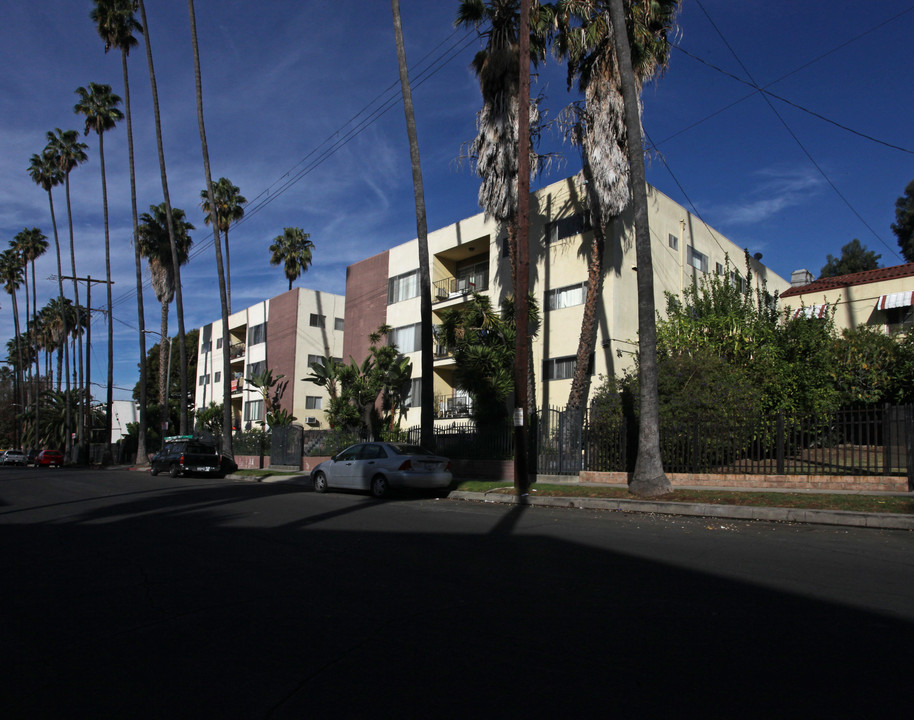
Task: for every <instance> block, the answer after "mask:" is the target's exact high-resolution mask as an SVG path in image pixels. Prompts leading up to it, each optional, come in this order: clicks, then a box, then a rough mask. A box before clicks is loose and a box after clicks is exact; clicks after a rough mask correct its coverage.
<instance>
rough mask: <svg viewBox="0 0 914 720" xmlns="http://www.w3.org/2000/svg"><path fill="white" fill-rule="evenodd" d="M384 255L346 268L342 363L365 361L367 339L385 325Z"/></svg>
mask: <svg viewBox="0 0 914 720" xmlns="http://www.w3.org/2000/svg"><path fill="white" fill-rule="evenodd" d="M387 255H388V251H387V250H385V251H384V252H382V253H379V254H378V255H375V256H374V257H370V258H368V259H366V260H362V261H361V262H357V263H355V264H353V265H350V266H349V267H347V268H346V321H345V327H346V331H345V333H346V334H345V336H344V338H343V362H345V363H348V362H349V356H350V355H351V356H352V357H353V358H354V359H355V361H356V362H357V363H361V362H362V361H363V360H364V359H365V358H366V357H368V351H369V349H370V348H371V343H370V342H369V341H368V336H369V335H370V334H371V333H373V332H374V331H375V330H377V329H378V326H379V325H383V324H384V323H385V322H386V321H387V272H388V258H387Z"/></svg>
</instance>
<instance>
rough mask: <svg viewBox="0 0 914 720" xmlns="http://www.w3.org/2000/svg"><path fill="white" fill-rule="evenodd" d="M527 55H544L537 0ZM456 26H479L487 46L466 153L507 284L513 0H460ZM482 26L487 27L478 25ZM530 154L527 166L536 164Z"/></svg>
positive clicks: (511, 238) (514, 78) (478, 67)
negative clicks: (501, 248) (500, 232)
mask: <svg viewBox="0 0 914 720" xmlns="http://www.w3.org/2000/svg"><path fill="white" fill-rule="evenodd" d="M531 15H532V20H533V23H532V28H533V31H532V32H531V33H530V59H531V60H532V61H533V63H534V64H537V63H538V62H539V61H540V60H541V59H542V58H543V57H544V55H545V33H544V31H543V29H544V28H543V26H544V24H545V18H546V15H545V13H543V12H542V8H541V7H540V5H539V3H534V4H533V7H532V10H531ZM454 24H455V25H456V26H458V27H460V26H464V27H469V26H472V27H474V28H476V30H478V31H480V34H481V35H482V37H484V38H485V40H486V46H485V48H483V49H482V50H480V51H479V52H478V53H476V56H475V57H474V58H473V64H472V67H473V71H474V72H475V73H476V77H477V79H478V80H479V90H480V92H481V93H482V102H483V105H482V109H481V110H480V111H479V112H478V113H477V115H476V128H477V130H478V132H477V135H476V138H475V139H474V140H473V141H472V143H470V148H469V149H470V155H471V157H473V158H475V160H476V172H477V174H478V175H479V177H480V178H481V179H482V182H481V183H480V186H479V205H480V207H482V208H483V210H484V211H485V213H486V215H487V216H489V217H493V218H495V220H496V222H497V223H498V224H499V225H500V226H501V227H502V228H504V230H505V233H506V236H507V242H508V250H509V254H510V257H511V271H512V278H511V286H512V288H513V287H514V286H515V285H516V278H514V277H513V272H514V270H515V262H514V257H515V253H516V251H517V248H516V235H517V132H518V114H517V109H518V105H517V104H518V82H519V76H520V68H519V65H518V57H517V55H518V24H519V13H518V0H462V2H461V3H460V7H459V8H458V9H457V19H456V21H455V22H454ZM481 28H486V29H485V30H481ZM530 110H531V120H532V123H531V124H532V125H536V123H537V118H538V111H537V106H536V103H530ZM536 160H537V158H536V155H535V154H533V153H531V167H533V168H534V169H535V168H536Z"/></svg>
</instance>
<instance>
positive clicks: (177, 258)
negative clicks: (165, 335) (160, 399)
mask: <svg viewBox="0 0 914 720" xmlns="http://www.w3.org/2000/svg"><path fill="white" fill-rule="evenodd" d="M136 5H138V7H139V9H140V17H141V18H142V19H143V28H144V30H143V33H144V35H145V38H146V43H145V44H146V64H147V66H148V67H149V85H150V87H151V88H152V109H153V115H154V118H155V128H156V147H157V149H158V153H159V175H160V177H161V179H162V196H163V197H164V200H165V213H164V216H165V222H166V225H167V228H168V241H169V243H170V245H171V265H172V268H173V272H174V276H175V280H174V287H175V289H174V298H175V310H176V314H177V316H178V350H179V353H180V363H181V367H182V368H186V367H187V349H186V347H185V343H184V294H183V291H182V288H181V265H183V264H184V262H186V260H185V261H184V262H182V261H181V252H180V249H179V247H178V245H179V243H180V242H181V241H180V240H179V238H178V228H176V227H174V223H173V222H172V219H173V217H174V213H172V207H171V197H170V195H169V194H168V173H167V171H166V169H165V148H164V147H163V145H162V118H161V115H160V113H159V90H158V87H157V85H156V73H155V65H154V64H153V61H152V43H151V41H150V39H149V23H148V21H147V20H146V4H145V3H144V2H143V0H136ZM181 397H182V398H186V397H187V373H186V372H182V373H181ZM180 417H181V427H180V432H181V434H182V435H185V434H186V433H187V402H186V401H184V400H182V401H181V415H180Z"/></svg>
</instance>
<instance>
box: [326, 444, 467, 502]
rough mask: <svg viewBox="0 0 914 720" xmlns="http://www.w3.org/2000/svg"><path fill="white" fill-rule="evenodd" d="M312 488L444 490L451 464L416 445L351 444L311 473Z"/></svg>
mask: <svg viewBox="0 0 914 720" xmlns="http://www.w3.org/2000/svg"><path fill="white" fill-rule="evenodd" d="M311 479H312V480H313V481H314V489H315V491H317V492H319V493H322V492H327V490H328V489H330V488H333V487H335V488H348V489H352V490H368V491H370V492H371V494H372V495H374V496H375V497H384V496H385V495H387V494H388V493H389V491H390V490H391V489H392V488H400V487H411V488H424V489H429V490H431V489H443V488H447V487H449V486H450V484H451V481H452V480H453V477H452V475H451V463H450V460H448V459H447V458H446V457H441V456H440V455H435V454H434V453H431V452H429V451H428V450H426V449H425V448H422V447H420V446H418V445H407V444H406V443H393V442H369V443H358V444H357V445H352V446H350V447H348V448H346V449H345V450H343V451H342V452H341V453H339V454H337V455H334V456H333V457H332V458H330V459H329V460H327V461H325V462H322V463H321V464H320V465H318V466H317V467H316V468H314V470H313V471H312V473H311Z"/></svg>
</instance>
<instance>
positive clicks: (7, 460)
mask: <svg viewBox="0 0 914 720" xmlns="http://www.w3.org/2000/svg"><path fill="white" fill-rule="evenodd" d="M28 462H29V458H28V456H27V455H26V454H25V453H24V452H22V450H7V451H6V452H5V453H3V454H2V455H0V465H28Z"/></svg>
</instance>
